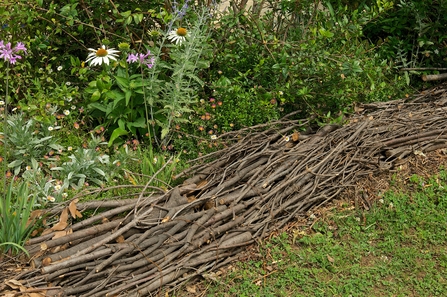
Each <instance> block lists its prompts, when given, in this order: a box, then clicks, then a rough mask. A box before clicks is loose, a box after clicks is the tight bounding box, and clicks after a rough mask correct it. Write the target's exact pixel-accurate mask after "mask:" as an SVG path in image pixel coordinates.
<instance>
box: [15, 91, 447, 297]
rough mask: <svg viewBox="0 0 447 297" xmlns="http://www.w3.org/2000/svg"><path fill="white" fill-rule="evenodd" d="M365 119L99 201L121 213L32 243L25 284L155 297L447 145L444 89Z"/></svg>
mask: <svg viewBox="0 0 447 297" xmlns="http://www.w3.org/2000/svg"><path fill="white" fill-rule="evenodd" d="M356 110H357V115H356V116H354V117H352V118H350V120H349V122H348V123H346V125H343V126H339V125H328V126H326V127H324V128H322V129H320V130H318V131H316V132H315V133H313V132H312V131H311V130H310V129H309V127H308V122H307V121H305V120H302V121H299V120H290V119H288V118H286V119H283V120H281V121H278V122H275V123H272V124H271V125H270V128H269V129H267V130H265V127H254V128H251V129H250V130H246V131H245V133H244V131H239V132H238V134H237V135H236V134H228V135H227V136H226V137H236V136H237V137H239V141H238V142H236V143H235V144H234V145H233V146H231V147H228V148H226V149H223V150H221V151H219V152H216V153H214V154H211V155H208V156H205V157H204V158H202V160H199V161H203V162H201V165H196V166H193V167H191V168H190V169H189V170H188V171H187V172H184V174H185V175H189V176H192V177H191V178H189V179H187V180H186V181H185V182H184V184H183V185H182V186H178V187H176V188H174V189H172V190H171V191H169V192H167V193H164V194H157V195H155V194H153V195H147V194H144V191H143V192H141V195H140V196H139V197H138V198H136V199H133V200H126V201H125V202H124V203H122V204H119V203H120V202H110V201H104V202H102V203H103V204H102V205H101V206H98V205H96V204H95V203H98V202H91V205H92V206H90V207H101V208H102V209H104V210H107V209H110V210H108V211H105V212H102V213H100V214H98V215H95V216H93V217H91V218H89V219H87V220H84V221H81V222H80V223H77V224H74V225H72V226H67V227H66V228H65V229H64V231H65V232H66V234H67V235H65V236H60V234H59V235H58V236H55V234H56V231H54V232H51V233H49V234H47V235H45V236H40V237H37V238H34V239H32V240H30V242H29V245H28V246H27V249H28V250H29V251H30V253H31V255H33V258H32V264H33V265H32V268H30V269H29V270H28V271H26V272H24V273H22V274H20V275H18V276H17V277H15V279H16V280H20V281H21V283H22V284H24V285H25V286H27V287H33V288H39V287H41V288H43V289H45V290H47V292H46V294H47V295H52V294H57V293H62V294H63V295H66V296H70V295H72V296H89V297H93V296H106V295H107V296H115V295H120V294H124V293H123V292H125V295H126V296H145V295H149V294H150V293H152V292H155V291H157V290H160V288H162V287H164V288H167V286H165V285H168V284H169V286H175V285H179V284H181V283H183V282H185V281H187V280H188V279H190V278H191V277H193V276H196V275H201V274H203V273H204V272H205V271H210V270H213V269H216V268H218V267H220V266H222V265H225V264H227V263H229V262H230V261H233V260H234V259H235V258H237V256H238V254H239V253H240V252H241V251H242V250H243V249H244V247H246V246H247V245H249V244H252V243H254V242H255V240H257V239H262V238H264V237H266V236H267V235H269V234H270V233H271V232H272V231H274V230H276V229H278V228H281V227H282V226H284V225H285V224H286V223H288V222H290V221H292V220H294V219H296V218H297V217H299V216H303V215H306V213H308V212H309V211H310V210H312V209H313V208H315V207H318V206H320V205H322V204H324V203H326V202H328V201H330V200H331V199H333V198H335V197H337V194H338V193H340V192H341V191H343V190H344V189H346V188H347V187H351V186H354V185H355V182H357V181H358V180H359V179H360V178H361V177H362V176H364V175H367V174H371V173H374V172H377V171H381V170H389V169H391V168H393V167H394V166H396V165H398V164H399V162H403V160H405V157H406V156H408V155H411V154H422V155H423V154H424V153H425V152H428V151H432V150H436V149H440V148H445V147H447V130H446V129H447V91H446V89H444V88H441V87H439V88H437V89H433V90H430V91H428V92H426V93H425V94H421V95H418V96H416V97H414V98H412V99H411V100H410V99H407V100H397V101H393V102H388V103H381V104H369V105H363V106H361V107H357V108H356ZM306 129H307V131H305V132H303V131H304V130H306ZM114 203H115V204H114ZM69 207H70V205H68V204H67V208H65V209H66V212H69V213H71V214H73V212H75V211H73V204H71V209H69ZM88 207H89V205H87V204H78V205H76V210H77V209H85V208H88ZM60 209H61V208H59V211H60ZM67 209H68V210H67ZM119 214H120V215H121V216H119V218H117V216H118V215H119Z"/></svg>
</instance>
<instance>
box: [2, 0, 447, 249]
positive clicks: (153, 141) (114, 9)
mask: <svg viewBox="0 0 447 297" xmlns="http://www.w3.org/2000/svg"><path fill="white" fill-rule="evenodd" d="M262 4H263V5H261V4H260V3H257V2H256V3H255V5H254V6H253V7H252V8H250V7H248V6H244V5H242V3H237V2H235V5H232V6H230V8H229V11H227V12H226V13H222V11H220V10H219V2H210V1H196V2H192V1H180V2H177V1H172V2H171V1H146V2H145V3H139V2H138V1H96V0H92V1H76V0H74V1H71V2H70V3H67V4H61V3H58V2H54V1H47V0H38V1H31V2H30V1H10V0H6V1H3V3H2V4H0V16H1V24H0V25H1V29H0V40H1V42H0V69H1V70H2V71H0V80H1V82H3V83H0V94H1V99H0V110H1V116H2V119H3V120H2V121H1V122H0V127H1V128H0V130H1V135H0V137H1V139H0V140H1V146H0V165H1V166H2V172H3V174H2V182H1V183H0V188H1V189H2V193H3V198H4V199H2V205H1V211H0V215H1V217H0V222H1V224H2V225H1V226H0V229H1V230H4V231H5V232H8V233H4V234H2V239H1V240H2V242H1V243H0V244H1V245H0V250H1V251H2V252H3V256H5V255H6V256H8V257H9V256H13V255H15V254H17V253H18V252H20V251H21V248H20V247H21V246H22V245H23V243H24V242H25V241H26V239H27V237H28V236H29V235H30V234H31V231H32V230H30V229H29V227H30V226H40V224H41V223H43V222H44V219H45V218H39V217H38V216H37V217H34V216H32V215H31V214H32V211H33V210H38V209H40V208H47V207H51V206H53V205H55V204H56V203H60V202H63V201H67V200H69V199H71V198H73V197H78V196H79V195H80V196H82V199H86V200H89V199H90V200H92V199H106V198H108V197H111V196H114V195H117V193H116V192H115V193H112V192H108V193H112V194H110V196H107V195H109V194H103V195H102V196H101V195H90V196H88V195H83V194H82V193H85V192H87V191H92V192H94V191H95V188H96V189H101V188H105V187H113V186H117V187H118V186H121V185H126V186H139V185H141V184H146V183H148V182H149V184H148V186H149V187H153V188H154V189H156V190H157V191H161V192H166V191H167V190H169V189H170V188H171V186H172V185H174V184H175V183H179V182H180V181H179V180H174V179H173V176H175V175H176V174H177V173H178V172H179V171H180V170H181V169H182V168H185V167H186V166H188V165H186V164H187V161H188V160H191V159H194V158H195V157H197V156H202V155H204V154H206V153H208V152H213V151H215V150H216V149H219V148H222V147H225V146H227V145H229V144H230V141H227V140H225V139H228V138H225V137H223V135H224V134H225V133H226V132H230V131H237V130H238V129H241V128H247V127H250V126H252V125H256V124H266V127H267V126H268V125H267V124H268V123H269V122H271V121H272V120H276V119H279V118H281V117H282V116H283V115H285V114H287V113H289V112H290V111H294V112H296V116H297V117H299V118H308V119H309V122H310V123H311V125H312V126H313V127H314V128H318V127H320V126H322V125H325V124H327V123H337V124H343V123H344V116H345V115H346V114H349V113H352V112H355V111H356V109H355V107H356V104H357V103H360V102H372V101H386V100H390V99H395V98H399V97H401V96H403V95H405V94H408V93H410V92H412V91H413V90H415V89H416V88H420V87H424V86H427V85H423V84H421V83H415V75H416V74H417V75H419V74H422V73H424V72H423V70H407V72H399V71H398V70H399V69H398V67H401V66H405V67H410V66H411V67H414V68H416V67H421V66H424V67H440V66H442V63H443V61H445V59H446V56H447V51H446V50H445V38H446V37H445V32H447V30H445V29H446V28H445V26H446V23H447V22H442V20H443V19H444V18H445V16H446V15H447V13H445V12H446V10H447V8H446V6H445V3H444V2H442V1H440V2H439V3H438V2H437V1H433V3H425V2H420V1H401V2H400V3H398V4H397V3H393V2H389V1H377V2H376V1H361V2H360V3H356V4H350V3H345V2H344V1H322V2H320V1H311V0H307V1H264V2H262ZM415 8H417V9H415ZM415 11H416V12H415ZM402 16H407V18H405V17H402ZM412 19H415V20H417V24H416V27H415V28H413V29H415V30H414V31H415V32H417V34H406V35H405V36H406V37H405V38H403V37H402V34H403V33H405V32H409V31H411V30H412V28H408V26H409V24H408V21H409V20H412ZM390 23H391V24H392V26H390V25H389V24H390ZM390 28H391V29H390ZM392 28H397V29H396V30H394V31H393V30H392ZM3 70H4V71H3ZM117 191H120V190H117ZM123 191H125V190H123ZM80 193H81V194H80ZM18 211H19V212H20V215H18ZM37 213H38V212H37ZM8 230H9V231H8ZM11 230H15V234H14V236H11V234H10V232H13V231H11ZM36 232H37V233H38V231H36ZM34 235H36V234H34Z"/></svg>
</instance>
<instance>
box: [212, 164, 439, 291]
mask: <svg viewBox="0 0 447 297" xmlns="http://www.w3.org/2000/svg"><path fill="white" fill-rule="evenodd" d="M446 211H447V173H446V171H445V170H441V171H440V173H439V174H437V175H435V176H433V177H431V178H430V179H424V178H422V177H419V176H412V177H411V178H410V179H409V182H408V184H407V185H405V186H403V185H402V186H399V185H397V184H395V186H394V188H393V190H390V191H388V192H386V193H385V194H384V195H383V196H382V199H380V200H378V201H377V202H376V204H375V205H374V207H373V208H372V209H371V210H370V211H356V210H355V209H353V208H352V207H351V206H350V205H349V204H348V203H345V204H344V206H343V207H339V208H337V210H336V211H334V212H333V213H330V214H326V215H325V217H324V218H320V219H319V218H317V219H316V221H315V222H314V224H313V225H312V227H311V228H310V229H309V228H304V229H302V230H296V231H295V232H291V233H289V234H286V233H283V234H280V235H279V236H277V237H275V238H273V239H272V240H270V241H267V242H265V243H264V244H263V245H262V247H261V251H262V252H261V254H262V256H261V257H259V259H258V260H255V261H250V262H245V263H239V264H237V265H235V267H233V268H231V269H229V271H227V272H226V274H224V278H223V279H221V281H222V282H221V283H220V284H218V282H213V283H211V284H210V287H208V290H207V293H208V296H447V280H446V275H447V237H446V232H447V217H446V216H445V213H446ZM293 234H295V235H296V236H294V235H293ZM303 234H305V235H303Z"/></svg>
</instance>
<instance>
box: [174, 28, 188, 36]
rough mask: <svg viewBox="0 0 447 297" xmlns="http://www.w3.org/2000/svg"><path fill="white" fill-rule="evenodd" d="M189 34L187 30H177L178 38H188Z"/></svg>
mask: <svg viewBox="0 0 447 297" xmlns="http://www.w3.org/2000/svg"><path fill="white" fill-rule="evenodd" d="M187 33H188V31H187V30H186V29H185V28H178V29H177V35H178V36H186V34H187Z"/></svg>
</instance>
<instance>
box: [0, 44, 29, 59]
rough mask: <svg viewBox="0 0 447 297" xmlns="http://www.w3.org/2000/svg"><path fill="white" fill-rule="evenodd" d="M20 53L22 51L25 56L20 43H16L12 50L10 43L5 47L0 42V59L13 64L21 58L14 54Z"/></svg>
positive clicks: (24, 48)
mask: <svg viewBox="0 0 447 297" xmlns="http://www.w3.org/2000/svg"><path fill="white" fill-rule="evenodd" d="M20 51H24V52H25V54H26V47H25V45H24V44H23V43H22V42H18V43H17V45H16V46H15V47H14V48H11V42H8V43H7V44H6V45H5V43H4V41H3V40H0V59H1V58H3V59H4V60H5V61H7V62H9V63H11V64H15V63H16V61H17V60H18V59H21V58H22V56H19V55H17V54H16V53H18V52H20Z"/></svg>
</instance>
